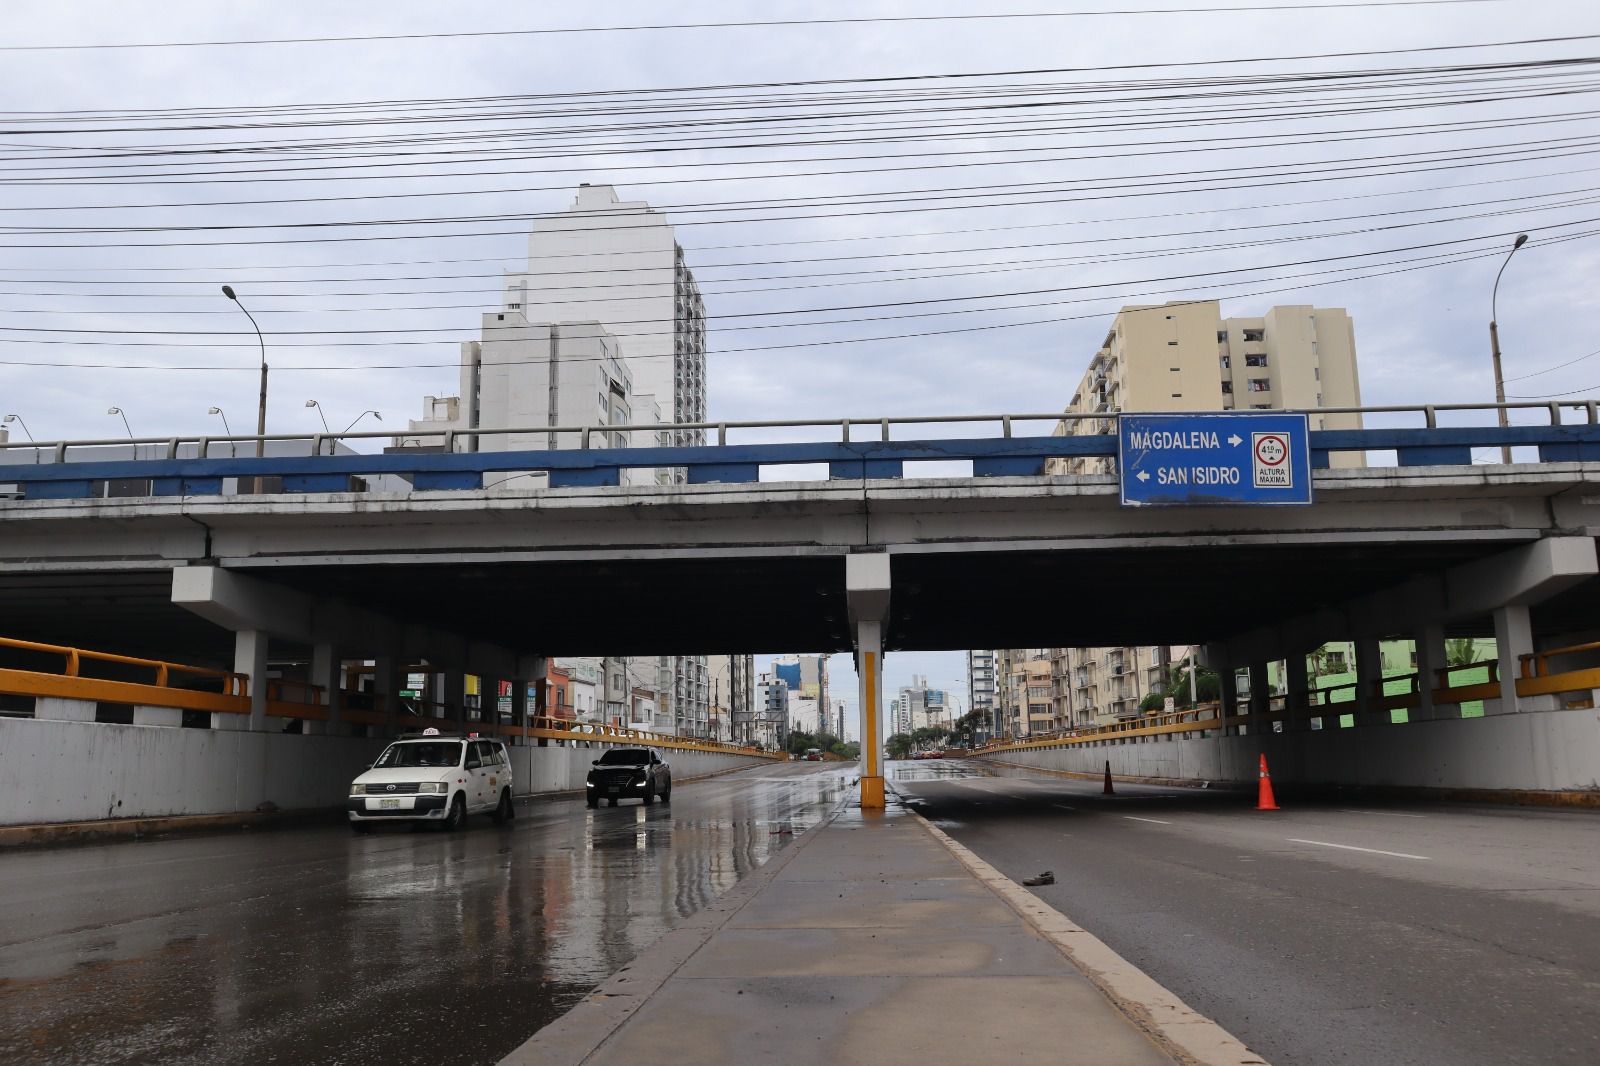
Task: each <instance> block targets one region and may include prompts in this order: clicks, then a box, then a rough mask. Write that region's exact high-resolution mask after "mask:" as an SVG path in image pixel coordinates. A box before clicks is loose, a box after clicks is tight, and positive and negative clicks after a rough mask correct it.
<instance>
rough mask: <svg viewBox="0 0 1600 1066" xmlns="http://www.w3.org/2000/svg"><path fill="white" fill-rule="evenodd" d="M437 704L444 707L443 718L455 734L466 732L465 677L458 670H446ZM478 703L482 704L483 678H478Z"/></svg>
mask: <svg viewBox="0 0 1600 1066" xmlns="http://www.w3.org/2000/svg"><path fill="white" fill-rule="evenodd" d="M441 680H442V681H443V682H444V685H443V688H442V691H441V693H440V696H439V702H440V703H443V704H444V706H445V712H444V714H445V718H446V719H447V720H448V721H449V722H451V723H452V724H453V728H454V729H455V731H456V732H457V733H465V732H466V731H467V675H466V674H465V673H463V672H462V671H460V670H446V671H445V672H444V677H443V678H442V679H441ZM478 701H479V703H480V704H481V703H482V702H483V678H481V677H480V678H478Z"/></svg>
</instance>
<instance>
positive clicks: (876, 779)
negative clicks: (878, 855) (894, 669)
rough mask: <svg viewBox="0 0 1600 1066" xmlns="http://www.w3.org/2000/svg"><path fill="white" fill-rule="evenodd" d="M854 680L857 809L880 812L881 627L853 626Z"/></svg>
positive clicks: (883, 737)
mask: <svg viewBox="0 0 1600 1066" xmlns="http://www.w3.org/2000/svg"><path fill="white" fill-rule="evenodd" d="M855 636H856V677H857V680H858V683H859V686H860V687H859V690H858V696H859V699H860V702H859V703H858V704H857V706H859V707H860V708H861V808H862V810H882V809H883V807H884V795H883V742H884V740H885V739H886V737H885V734H884V727H883V625H882V624H881V623H879V622H857V623H856V633H855Z"/></svg>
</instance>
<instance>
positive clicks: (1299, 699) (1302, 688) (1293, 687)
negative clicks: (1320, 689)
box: [1283, 651, 1311, 729]
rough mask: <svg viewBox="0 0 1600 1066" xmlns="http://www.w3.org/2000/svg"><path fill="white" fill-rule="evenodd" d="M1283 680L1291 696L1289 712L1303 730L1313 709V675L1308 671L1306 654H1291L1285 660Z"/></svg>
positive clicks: (1298, 652) (1301, 652)
mask: <svg viewBox="0 0 1600 1066" xmlns="http://www.w3.org/2000/svg"><path fill="white" fill-rule="evenodd" d="M1283 680H1284V687H1285V690H1286V691H1287V692H1288V695H1289V699H1288V707H1289V710H1290V712H1291V714H1293V716H1294V718H1295V719H1296V721H1297V722H1299V723H1301V724H1300V728H1302V729H1303V728H1305V726H1304V724H1303V723H1304V722H1305V720H1306V718H1307V716H1308V714H1309V711H1310V708H1311V674H1310V671H1309V670H1307V669H1306V654H1305V652H1303V651H1294V652H1290V653H1289V655H1288V657H1287V658H1285V659H1284V660H1283Z"/></svg>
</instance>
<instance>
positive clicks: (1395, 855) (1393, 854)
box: [1289, 837, 1433, 862]
mask: <svg viewBox="0 0 1600 1066" xmlns="http://www.w3.org/2000/svg"><path fill="white" fill-rule="evenodd" d="M1289 843H1291V844H1315V845H1316V846H1317V847H1319V848H1338V849H1339V850H1340V851H1364V852H1366V853H1367V854H1368V855H1387V856H1389V857H1390V858H1392V859H1420V860H1422V861H1423V862H1432V861H1433V860H1432V859H1430V858H1429V857H1428V856H1426V855H1407V854H1406V853H1405V852H1403V851H1380V850H1379V849H1377V848H1358V847H1356V846H1355V845H1354V844H1330V843H1328V842H1327V841H1326V840H1301V839H1299V838H1298V837H1290V838H1289Z"/></svg>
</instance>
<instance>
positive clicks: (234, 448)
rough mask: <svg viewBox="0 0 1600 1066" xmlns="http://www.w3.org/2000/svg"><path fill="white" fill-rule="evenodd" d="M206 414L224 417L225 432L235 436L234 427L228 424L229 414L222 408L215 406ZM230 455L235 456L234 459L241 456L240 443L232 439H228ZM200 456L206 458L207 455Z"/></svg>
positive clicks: (223, 426)
mask: <svg viewBox="0 0 1600 1066" xmlns="http://www.w3.org/2000/svg"><path fill="white" fill-rule="evenodd" d="M206 414H208V415H217V416H219V417H220V418H221V419H222V429H223V432H225V433H227V435H228V436H230V437H231V436H233V427H232V426H230V425H228V416H227V415H226V414H224V413H223V410H222V408H220V407H213V408H211V409H210V410H208V411H207V412H206ZM228 455H229V457H231V458H234V459H237V458H239V445H238V443H237V442H235V441H231V440H230V441H228ZM200 458H202V459H204V458H205V456H203V455H202V456H201V457H200Z"/></svg>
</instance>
